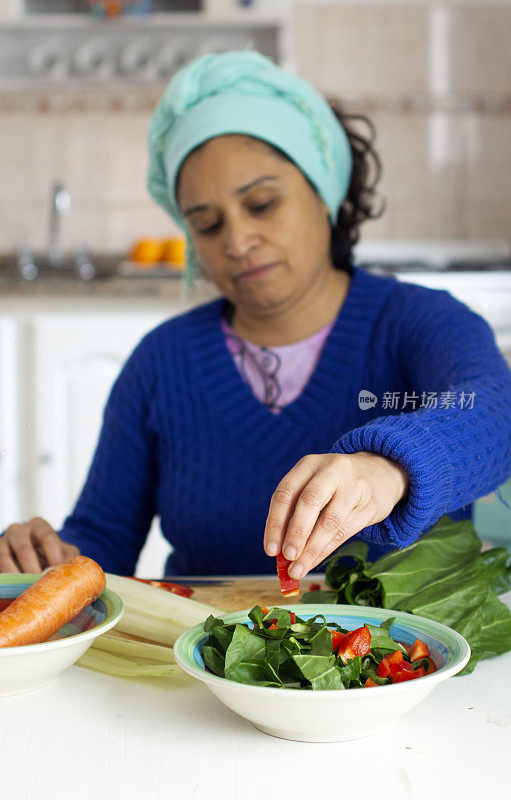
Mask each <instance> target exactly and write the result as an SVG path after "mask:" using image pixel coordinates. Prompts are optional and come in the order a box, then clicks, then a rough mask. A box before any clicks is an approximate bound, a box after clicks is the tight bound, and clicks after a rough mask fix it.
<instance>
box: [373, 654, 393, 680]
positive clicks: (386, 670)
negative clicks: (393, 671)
mask: <svg viewBox="0 0 511 800" xmlns="http://www.w3.org/2000/svg"><path fill="white" fill-rule="evenodd" d="M376 672H377V673H378V676H379V677H380V678H388V677H389V675H390V664H389V660H388V658H382V660H381V661H380V663H379V664H378V669H377V670H376Z"/></svg>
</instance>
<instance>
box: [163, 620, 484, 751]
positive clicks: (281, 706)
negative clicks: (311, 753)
mask: <svg viewBox="0 0 511 800" xmlns="http://www.w3.org/2000/svg"><path fill="white" fill-rule="evenodd" d="M280 607H281V608H285V609H287V610H288V611H294V612H295V613H296V614H297V615H298V616H299V617H301V618H302V619H309V618H310V617H313V616H315V615H316V614H323V616H324V617H325V618H326V620H327V623H331V622H337V623H338V624H339V625H341V626H342V627H343V628H345V629H349V630H354V629H355V628H359V627H361V626H362V625H364V623H366V622H367V623H369V624H371V625H380V624H381V623H382V622H383V621H384V620H386V619H389V617H395V622H394V623H393V625H392V627H391V629H390V635H391V636H392V638H393V639H395V640H396V641H399V642H402V643H403V644H413V643H414V641H415V639H421V640H422V641H423V642H425V644H427V646H428V648H429V651H430V653H431V656H432V658H433V660H434V661H435V664H436V665H437V671H436V672H433V673H431V674H430V675H425V676H424V677H423V678H416V679H415V680H413V681H406V682H403V683H396V684H390V685H385V686H375V687H367V688H366V687H363V688H357V689H345V690H326V691H312V690H309V691H307V690H304V689H277V688H274V687H271V686H251V685H247V684H243V683H236V682H234V681H231V680H227V679H226V678H220V677H219V676H217V675H213V674H212V673H210V672H207V671H206V669H205V667H204V661H203V659H202V646H203V644H204V642H205V641H206V639H207V638H208V634H206V633H205V632H204V627H203V625H202V624H200V625H195V626H194V627H193V628H190V630H188V631H186V632H185V633H183V634H182V635H181V636H180V637H179V639H178V640H177V642H176V643H175V645H174V656H175V659H176V663H177V664H179V666H180V667H181V669H183V670H184V671H185V672H187V673H188V674H189V675H192V676H193V677H194V678H198V679H199V680H200V681H203V682H204V683H205V684H206V686H207V687H208V689H210V690H211V691H212V692H213V694H214V695H216V697H218V699H219V700H221V701H222V703H224V704H225V705H226V706H228V707H229V708H230V709H232V711H235V712H236V714H239V715H240V716H242V717H245V718H246V719H248V720H249V721H250V722H251V723H252V724H253V725H255V727H256V728H258V729H259V730H261V731H263V732H264V733H269V734H271V735H272V736H278V737H279V738H281V739H294V740H297V741H302V742H339V741H345V740H348V739H358V738H361V737H362V736H369V735H371V734H374V733H379V732H380V731H381V730H383V729H384V728H385V727H387V726H388V725H389V724H390V723H391V722H393V721H394V720H395V719H396V718H397V717H400V716H402V715H403V714H406V713H407V712H408V711H410V710H411V709H412V708H415V706H417V705H418V704H419V703H420V702H421V701H422V700H424V698H425V697H426V696H427V695H428V694H429V693H430V692H431V691H432V690H433V689H434V688H435V686H437V685H438V684H439V683H440V682H441V681H444V680H446V679H447V678H450V677H452V676H453V675H455V674H456V673H457V672H460V670H462V669H463V667H464V666H465V665H466V663H467V662H468V660H469V658H470V647H469V645H468V643H467V642H466V641H465V639H464V638H463V637H462V636H460V634H459V633H456V631H453V630H452V629H451V628H448V627H447V626H446V625H441V624H440V623H439V622H434V621H433V620H430V619H426V618H424V617H419V616H416V615H415V614H408V613H406V612H404V611H392V610H390V609H382V608H361V607H360V606H344V605H309V604H307V605H293V606H287V605H286V606H280ZM249 610H250V609H247V610H246V611H235V612H231V613H225V614H222V615H221V616H222V619H223V620H224V621H225V622H226V623H227V624H231V623H235V622H240V623H245V622H247V623H249V624H250V625H252V622H251V620H250V619H249V617H248V612H249Z"/></svg>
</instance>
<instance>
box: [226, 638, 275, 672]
mask: <svg viewBox="0 0 511 800" xmlns="http://www.w3.org/2000/svg"><path fill="white" fill-rule="evenodd" d="M265 657H266V643H265V641H264V639H263V638H262V637H261V636H258V635H257V634H256V633H254V632H252V631H249V630H248V629H247V628H245V627H244V626H243V625H236V626H235V628H234V634H233V637H232V640H231V643H230V644H229V646H228V648H227V651H226V653H225V677H226V678H231V677H232V675H231V673H232V672H233V671H234V670H235V669H236V667H237V666H238V664H240V663H241V662H242V661H250V662H253V661H254V659H256V660H259V659H264V658H265ZM232 680H236V678H232Z"/></svg>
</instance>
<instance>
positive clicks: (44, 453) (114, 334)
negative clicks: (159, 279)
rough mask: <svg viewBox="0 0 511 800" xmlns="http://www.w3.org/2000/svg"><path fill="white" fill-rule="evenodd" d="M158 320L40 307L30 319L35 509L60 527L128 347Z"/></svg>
mask: <svg viewBox="0 0 511 800" xmlns="http://www.w3.org/2000/svg"><path fill="white" fill-rule="evenodd" d="M159 321H160V319H159V318H158V317H157V316H155V315H147V316H144V315H138V314H129V315H126V314H118V315H113V314H108V313H107V314H101V313H99V314H95V315H91V314H87V313H82V314H65V313H64V314H46V315H45V314H40V315H37V316H36V317H35V318H34V319H33V321H31V322H30V323H29V324H28V337H27V345H28V347H27V351H28V352H27V362H26V366H27V374H28V376H29V378H28V381H29V385H28V386H27V390H28V391H27V395H28V402H29V405H30V407H29V417H30V419H31V420H32V431H31V435H30V437H29V440H28V442H27V446H28V452H27V455H28V460H29V462H30V463H32V464H33V465H34V470H33V473H32V476H31V485H30V486H29V489H28V497H27V511H28V513H29V514H30V515H31V514H35V513H37V514H38V515H40V516H42V517H44V518H45V519H48V520H49V521H51V522H52V524H53V525H54V526H57V527H60V526H61V524H62V522H63V520H64V517H65V515H66V514H67V513H68V512H69V509H70V507H71V505H72V504H73V503H74V501H75V500H76V498H77V495H78V492H79V491H80V489H81V487H82V485H83V482H84V480H85V477H86V471H87V468H88V466H89V464H90V461H91V458H92V455H93V452H94V447H95V444H96V441H97V436H98V431H99V429H100V425H101V415H102V410H103V406H104V404H105V401H106V398H107V395H108V392H109V390H110V388H111V386H112V384H113V382H114V380H115V378H116V376H117V374H118V372H119V370H120V368H121V366H122V364H123V363H124V361H125V360H126V357H127V356H128V355H129V353H130V352H131V350H132V349H133V348H134V346H135V345H136V344H137V342H138V341H139V340H140V339H141V337H142V336H143V334H144V333H146V332H147V331H148V330H149V329H150V328H152V327H154V326H155V325H156V324H157V323H158V322H159Z"/></svg>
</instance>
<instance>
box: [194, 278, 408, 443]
mask: <svg viewBox="0 0 511 800" xmlns="http://www.w3.org/2000/svg"><path fill="white" fill-rule="evenodd" d="M392 284H393V281H391V280H389V279H388V278H381V277H378V276H373V275H369V274H368V273H366V272H364V270H362V269H361V268H360V267H354V270H353V275H352V277H351V281H350V285H349V288H348V292H347V294H346V297H345V299H344V302H343V305H342V307H341V309H340V311H339V314H338V316H337V318H336V320H335V322H334V324H333V326H332V329H331V331H330V333H329V334H328V337H327V339H326V341H325V343H324V345H323V349H322V351H321V354H320V357H319V359H318V362H317V364H316V367H315V369H314V371H313V373H312V375H311V377H310V378H309V381H308V382H307V384H306V385H305V387H304V389H303V391H302V392H301V394H300V395H299V396H298V397H297V398H295V400H293V401H292V402H291V403H289V404H288V405H287V406H285V407H284V408H283V409H282V411H281V412H280V414H273V413H272V412H271V411H270V410H269V409H268V408H267V407H266V406H265V405H264V403H261V402H260V401H259V400H258V399H257V398H256V397H255V395H254V394H253V392H252V390H251V388H250V387H249V386H248V385H247V384H246V383H245V381H244V380H243V378H242V376H241V375H240V373H239V371H238V369H237V367H236V364H235V362H234V359H233V357H232V355H231V354H230V352H229V350H228V348H227V345H226V342H225V336H224V333H223V331H222V326H221V317H222V308H223V303H224V300H223V298H220V299H218V300H215V301H213V302H212V303H209V304H207V305H205V306H202V307H200V308H199V309H196V310H195V311H194V312H192V313H191V314H190V315H188V317H187V320H186V342H185V346H186V347H187V348H188V351H189V357H190V359H191V361H192V363H193V367H194V369H193V373H194V375H195V376H197V377H196V379H197V382H198V387H197V388H199V386H200V389H201V390H202V391H203V392H204V394H205V397H206V399H207V402H208V403H209V404H210V405H212V406H214V409H215V413H216V414H217V415H218V419H219V420H220V421H221V423H223V424H224V425H225V427H226V428H227V429H228V430H229V431H230V433H231V435H232V433H234V432H237V435H238V436H239V438H240V439H241V440H242V441H244V443H245V445H246V446H249V447H251V448H253V449H254V450H256V451H257V452H259V453H260V454H261V455H262V456H264V457H271V455H272V454H273V453H274V452H275V450H276V449H278V452H279V455H280V457H284V456H285V452H286V451H288V450H289V452H290V453H291V452H294V451H295V450H296V447H297V444H298V440H300V441H301V440H303V439H304V436H307V433H308V431H309V430H310V428H311V424H317V422H318V420H319V419H321V418H325V417H326V418H328V417H329V416H330V414H332V413H335V410H336V409H338V408H339V404H340V403H341V404H342V398H343V396H345V395H346V392H347V390H348V388H349V385H350V380H351V378H352V376H353V375H354V374H356V372H357V364H360V361H361V359H362V358H363V355H364V352H365V351H366V348H367V345H368V341H369V338H370V336H371V332H372V328H373V323H374V320H375V318H376V314H377V312H378V309H379V308H380V307H381V305H382V303H383V302H384V300H385V298H386V297H387V295H388V292H389V291H390V290H391V288H392Z"/></svg>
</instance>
